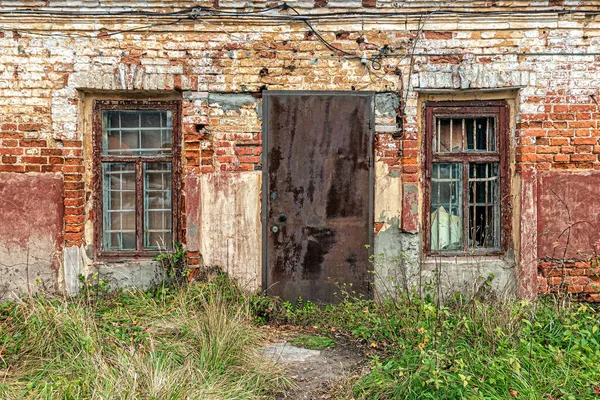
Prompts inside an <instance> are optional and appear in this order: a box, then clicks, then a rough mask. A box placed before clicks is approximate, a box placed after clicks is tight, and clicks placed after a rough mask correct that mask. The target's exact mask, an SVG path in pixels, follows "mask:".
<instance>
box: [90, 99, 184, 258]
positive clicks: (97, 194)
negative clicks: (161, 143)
mask: <svg viewBox="0 0 600 400" xmlns="http://www.w3.org/2000/svg"><path fill="white" fill-rule="evenodd" d="M136 110H139V111H147V110H157V111H159V110H160V111H171V113H172V114H171V115H172V123H173V132H172V153H171V155H170V156H160V155H157V156H112V155H103V154H102V112H103V111H136ZM181 110H182V109H181V101H179V100H165V101H139V100H95V101H94V107H93V117H92V154H93V193H94V205H93V210H94V257H95V259H96V260H123V259H132V258H133V259H151V258H152V257H153V256H155V255H156V254H159V253H160V252H161V251H160V250H145V249H144V248H143V247H144V245H143V226H144V225H143V224H144V201H143V185H144V183H143V174H142V173H141V169H142V163H144V162H171V179H172V182H171V207H172V210H173V212H172V215H173V216H172V225H171V230H172V240H173V241H174V242H175V241H180V238H181V237H182V234H181V213H180V210H181V195H180V193H181ZM104 162H129V163H135V171H136V178H135V186H136V247H137V249H136V250H105V249H104V245H103V242H104V241H103V240H102V233H103V230H104V224H103V208H102V207H103V204H102V201H103V182H102V179H103V174H102V164H103V163H104Z"/></svg>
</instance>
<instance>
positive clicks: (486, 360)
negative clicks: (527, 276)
mask: <svg viewBox="0 0 600 400" xmlns="http://www.w3.org/2000/svg"><path fill="white" fill-rule="evenodd" d="M286 312H287V315H286V318H287V320H288V321H289V322H293V323H297V324H302V325H306V326H318V327H319V328H320V329H321V330H322V332H323V334H326V332H330V331H332V330H333V331H335V332H336V333H337V334H340V333H343V334H346V335H347V336H349V337H350V338H351V339H353V340H355V341H357V342H362V343H363V346H364V348H365V349H368V352H369V353H371V356H370V366H371V368H370V371H369V372H368V373H366V374H364V375H363V376H362V377H360V378H359V379H355V380H354V381H353V382H351V385H350V386H351V387H350V392H351V393H352V394H353V396H354V398H357V399H358V398H360V399H370V400H371V399H373V400H377V399H514V398H521V399H532V400H536V399H539V400H549V399H569V400H571V399H577V400H579V399H598V398H600V344H599V343H600V314H599V313H598V311H597V310H596V309H595V308H593V307H592V306H590V305H588V304H577V303H569V302H568V301H556V300H551V299H544V300H540V301H539V302H537V303H529V302H525V301H517V300H509V301H491V300H490V301H487V302H480V301H477V300H472V301H466V300H464V299H461V298H460V297H459V298H458V300H457V301H455V302H453V303H451V304H446V305H439V304H437V303H436V302H435V301H433V300H432V299H429V298H418V297H414V298H409V297H406V296H399V297H398V298H396V299H394V300H388V301H385V302H380V303H377V302H374V301H368V300H363V299H350V298H349V299H347V300H345V301H343V302H342V303H341V304H339V305H337V306H327V307H324V308H319V307H317V306H315V305H314V304H311V303H300V305H299V306H298V307H297V308H296V309H292V308H290V307H287V310H286Z"/></svg>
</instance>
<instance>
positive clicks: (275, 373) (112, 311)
mask: <svg viewBox="0 0 600 400" xmlns="http://www.w3.org/2000/svg"><path fill="white" fill-rule="evenodd" d="M257 332H258V331H257V329H256V328H255V327H254V326H253V325H252V316H251V313H250V309H249V303H248V302H247V301H245V299H244V297H243V296H241V295H240V293H239V292H237V291H236V290H234V289H232V288H231V286H227V285H226V286H225V289H223V285H219V284H201V285H195V286H190V287H187V288H184V289H177V290H174V289H167V288H162V289H160V288H159V289H158V290H154V291H150V292H140V291H127V292H119V293H115V294H103V295H100V296H97V297H96V296H93V295H90V293H89V292H88V293H87V294H84V295H82V296H81V297H79V298H77V299H73V300H67V299H44V298H26V299H23V300H22V301H18V302H13V303H5V304H2V305H0V398H7V399H55V398H57V399H58V398H60V399H186V398H188V399H261V398H264V399H266V398H273V397H274V394H275V393H277V392H279V391H281V390H283V389H285V388H286V387H287V386H288V385H289V382H288V381H287V380H286V379H285V378H284V377H283V375H282V372H281V371H280V370H279V369H278V368H277V367H276V366H274V365H273V364H270V363H268V362H266V361H265V360H264V359H263V358H262V357H261V356H260V355H259V354H258V353H257V351H256V349H257V345H258V341H259V340H260V336H259V334H258V333H257Z"/></svg>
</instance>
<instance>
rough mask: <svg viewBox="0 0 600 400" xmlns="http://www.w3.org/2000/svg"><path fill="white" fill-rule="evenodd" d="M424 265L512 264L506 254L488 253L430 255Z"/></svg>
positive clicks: (424, 260) (423, 261) (424, 259)
mask: <svg viewBox="0 0 600 400" xmlns="http://www.w3.org/2000/svg"><path fill="white" fill-rule="evenodd" d="M421 262H422V264H424V265H436V264H437V263H441V264H448V263H452V264H458V265H471V264H486V263H498V262H502V263H510V261H509V260H508V259H507V255H506V253H497V254H496V253H494V254H490V253H486V254H461V255H457V254H452V255H451V254H444V255H440V254H428V255H426V256H424V257H423V258H422V260H421Z"/></svg>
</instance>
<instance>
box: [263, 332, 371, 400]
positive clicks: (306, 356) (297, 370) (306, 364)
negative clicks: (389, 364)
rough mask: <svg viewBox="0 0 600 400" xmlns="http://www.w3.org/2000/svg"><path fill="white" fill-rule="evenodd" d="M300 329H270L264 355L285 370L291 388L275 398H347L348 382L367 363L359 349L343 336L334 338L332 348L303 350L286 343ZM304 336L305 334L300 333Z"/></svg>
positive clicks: (305, 399) (291, 399) (348, 395)
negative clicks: (291, 383) (291, 385)
mask: <svg viewBox="0 0 600 400" xmlns="http://www.w3.org/2000/svg"><path fill="white" fill-rule="evenodd" d="M299 333H301V331H300V330H298V329H294V328H291V327H286V328H283V329H276V330H270V332H269V334H268V337H269V343H266V346H265V347H264V348H263V349H264V354H265V356H266V357H268V358H271V359H275V360H276V362H278V363H281V364H282V366H283V367H284V369H285V370H286V375H287V376H288V377H289V378H290V379H291V380H292V381H293V382H294V384H295V385H294V387H293V388H292V389H291V390H289V391H288V392H286V393H282V394H280V395H279V396H278V397H277V399H285V400H312V399H349V398H351V394H350V393H349V392H348V387H349V385H348V381H349V380H350V379H352V378H356V377H358V376H359V374H360V371H361V370H362V369H363V368H364V367H365V366H366V364H367V361H366V358H365V357H364V355H363V353H362V350H361V349H360V348H359V347H358V346H356V345H355V344H353V343H351V342H350V341H348V340H347V339H346V338H345V337H343V336H337V337H335V339H336V343H335V345H334V346H333V347H332V348H327V349H323V350H305V349H302V348H300V347H296V346H293V345H291V344H289V343H288V342H289V341H290V340H292V339H293V338H294V337H295V336H296V335H298V334H299ZM302 333H304V334H305V333H306V332H302Z"/></svg>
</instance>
